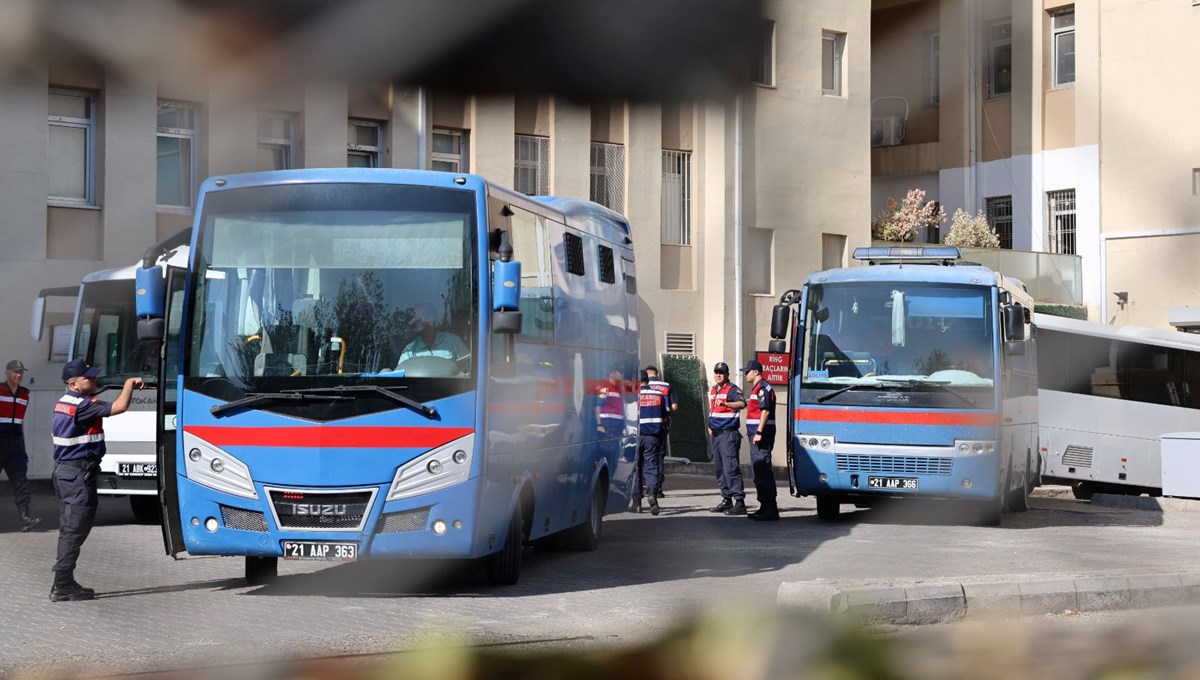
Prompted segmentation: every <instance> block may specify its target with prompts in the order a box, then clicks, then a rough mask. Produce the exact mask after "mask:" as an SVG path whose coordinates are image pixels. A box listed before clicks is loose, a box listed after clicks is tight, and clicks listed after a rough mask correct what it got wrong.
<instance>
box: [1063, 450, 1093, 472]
mask: <svg viewBox="0 0 1200 680" xmlns="http://www.w3.org/2000/svg"><path fill="white" fill-rule="evenodd" d="M1062 464H1063V465H1069V466H1071V467H1085V468H1090V467H1091V466H1092V447H1090V446H1077V445H1075V444H1072V445H1070V446H1068V447H1067V450H1066V451H1063V455H1062Z"/></svg>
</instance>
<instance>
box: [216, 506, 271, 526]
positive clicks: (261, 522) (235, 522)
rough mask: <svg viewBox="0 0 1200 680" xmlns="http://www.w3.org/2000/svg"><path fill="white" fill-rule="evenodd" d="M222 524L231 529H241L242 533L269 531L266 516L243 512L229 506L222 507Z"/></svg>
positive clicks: (255, 512)
mask: <svg viewBox="0 0 1200 680" xmlns="http://www.w3.org/2000/svg"><path fill="white" fill-rule="evenodd" d="M221 523H222V524H224V525H225V526H226V527H228V528H230V529H241V530H242V531H260V532H265V531H266V530H267V517H266V515H264V514H262V513H261V512H257V511H255V510H243V509H241V508H233V507H230V506H228V505H222V506H221Z"/></svg>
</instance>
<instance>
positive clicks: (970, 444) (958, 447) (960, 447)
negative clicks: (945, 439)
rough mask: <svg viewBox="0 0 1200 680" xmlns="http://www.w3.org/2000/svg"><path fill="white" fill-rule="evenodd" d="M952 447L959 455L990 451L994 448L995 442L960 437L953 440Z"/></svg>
mask: <svg viewBox="0 0 1200 680" xmlns="http://www.w3.org/2000/svg"><path fill="white" fill-rule="evenodd" d="M954 449H955V451H956V452H957V453H958V455H960V456H966V455H978V454H981V453H992V452H993V451H995V450H996V442H993V441H974V440H961V439H960V440H958V441H956V442H954Z"/></svg>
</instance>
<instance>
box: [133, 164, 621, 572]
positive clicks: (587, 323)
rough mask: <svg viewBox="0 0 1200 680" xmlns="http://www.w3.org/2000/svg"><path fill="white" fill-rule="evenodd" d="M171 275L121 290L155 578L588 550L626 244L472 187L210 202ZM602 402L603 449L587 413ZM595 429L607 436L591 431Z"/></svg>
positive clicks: (364, 181)
mask: <svg viewBox="0 0 1200 680" xmlns="http://www.w3.org/2000/svg"><path fill="white" fill-rule="evenodd" d="M190 253H191V257H190V261H189V263H188V266H187V267H186V268H180V269H172V268H167V269H166V271H165V272H164V271H163V270H162V269H160V267H161V266H162V265H161V264H155V259H156V256H157V254H155V253H147V256H146V261H145V262H146V267H144V268H143V269H142V270H140V271H139V279H138V291H137V296H136V297H137V305H138V316H139V318H140V319H141V320H140V321H139V336H140V337H142V338H145V339H149V340H152V341H156V340H161V341H162V342H164V343H165V347H164V349H163V351H161V352H160V354H161V356H162V357H163V361H162V366H161V368H160V370H161V371H163V373H164V375H163V379H162V380H160V381H159V384H160V385H163V386H164V388H163V389H162V394H161V395H160V398H159V400H158V403H159V413H158V416H159V417H158V429H159V436H158V443H159V451H158V458H159V460H158V464H159V465H158V470H159V475H158V477H159V494H160V502H161V504H162V510H163V539H164V544H165V546H166V550H167V553H168V554H170V555H173V556H174V555H178V554H179V553H181V552H184V551H186V553H187V554H189V555H230V556H245V564H246V579H247V581H248V582H249V583H251V584H259V583H264V582H266V581H269V580H271V579H273V578H274V577H275V576H276V575H277V573H278V559H279V558H284V559H297V560H333V561H341V560H355V559H361V558H368V557H422V558H440V557H445V558H481V559H482V561H483V562H484V564H485V566H486V573H487V576H488V577H489V579H490V580H491V581H493V582H496V583H515V582H516V581H517V579H518V576H519V573H520V568H521V555H522V547H523V546H524V545H528V544H530V543H531V542H533V541H539V540H540V539H544V538H547V537H551V536H553V537H554V538H555V539H556V541H558V542H561V543H563V544H565V545H566V546H568V547H574V548H577V549H582V550H594V549H595V548H596V547H597V545H598V543H599V540H600V535H601V522H602V519H603V516H604V514H605V513H608V512H614V511H618V510H620V509H621V508H623V507H624V506H625V504H626V503H627V502H628V499H629V492H630V485H631V481H632V479H633V474H634V471H635V455H636V431H637V428H636V425H637V406H636V391H635V390H634V389H632V387H633V376H634V371H635V370H636V366H637V349H638V329H637V300H636V295H637V287H636V278H635V273H634V258H633V249H632V238H631V234H630V228H629V224H628V222H627V221H626V220H625V218H624V217H622V216H621V215H618V214H616V213H614V212H612V211H610V210H608V209H606V208H604V207H602V206H600V205H597V204H595V203H590V202H587V201H577V200H568V199H560V198H553V197H546V198H531V197H528V196H524V195H521V194H518V193H515V192H513V191H510V190H508V189H504V188H501V187H499V186H497V185H495V184H493V183H491V182H489V181H487V180H485V179H483V178H481V177H478V176H474V175H464V174H453V173H442V172H423V171H407V170H383V169H309V170H290V171H279V172H264V173H252V174H244V175H231V176H225V177H214V178H210V179H209V180H207V181H205V182H204V184H203V186H202V187H201V190H200V195H199V199H198V202H197V210H196V220H195V224H194V227H193V230H192V239H191V244H190ZM604 384H609V385H612V386H613V388H614V389H618V390H620V394H621V396H622V401H621V404H622V408H623V413H622V415H623V416H624V417H623V418H621V419H620V423H621V426H620V427H612V426H611V425H610V426H609V427H607V428H603V430H602V429H601V428H600V427H599V426H598V419H599V415H598V409H597V408H596V392H597V390H598V388H599V387H600V386H601V385H604ZM610 421H611V419H610Z"/></svg>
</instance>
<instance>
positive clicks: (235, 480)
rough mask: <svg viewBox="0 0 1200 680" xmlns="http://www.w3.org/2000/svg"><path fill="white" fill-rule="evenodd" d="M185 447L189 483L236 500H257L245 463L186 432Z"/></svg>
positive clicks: (248, 469) (184, 437)
mask: <svg viewBox="0 0 1200 680" xmlns="http://www.w3.org/2000/svg"><path fill="white" fill-rule="evenodd" d="M183 446H184V449H186V450H187V452H188V455H186V456H184V460H183V465H184V472H185V474H186V475H187V478H188V479H190V480H192V481H193V482H196V483H197V484H202V485H204V486H207V487H208V488H210V489H216V490H217V491H221V492H223V493H227V494H231V495H234V496H240V497H242V498H258V492H257V491H255V490H254V480H253V479H251V477H250V468H249V467H248V466H247V465H246V464H245V463H243V462H242V461H240V460H238V459H237V458H234V457H233V456H231V455H229V454H228V453H226V452H225V451H222V450H221V449H218V448H217V447H215V446H213V445H212V444H209V443H208V442H206V441H204V440H203V439H200V438H199V437H197V436H195V435H192V434H188V433H187V432H184V433H183Z"/></svg>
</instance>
